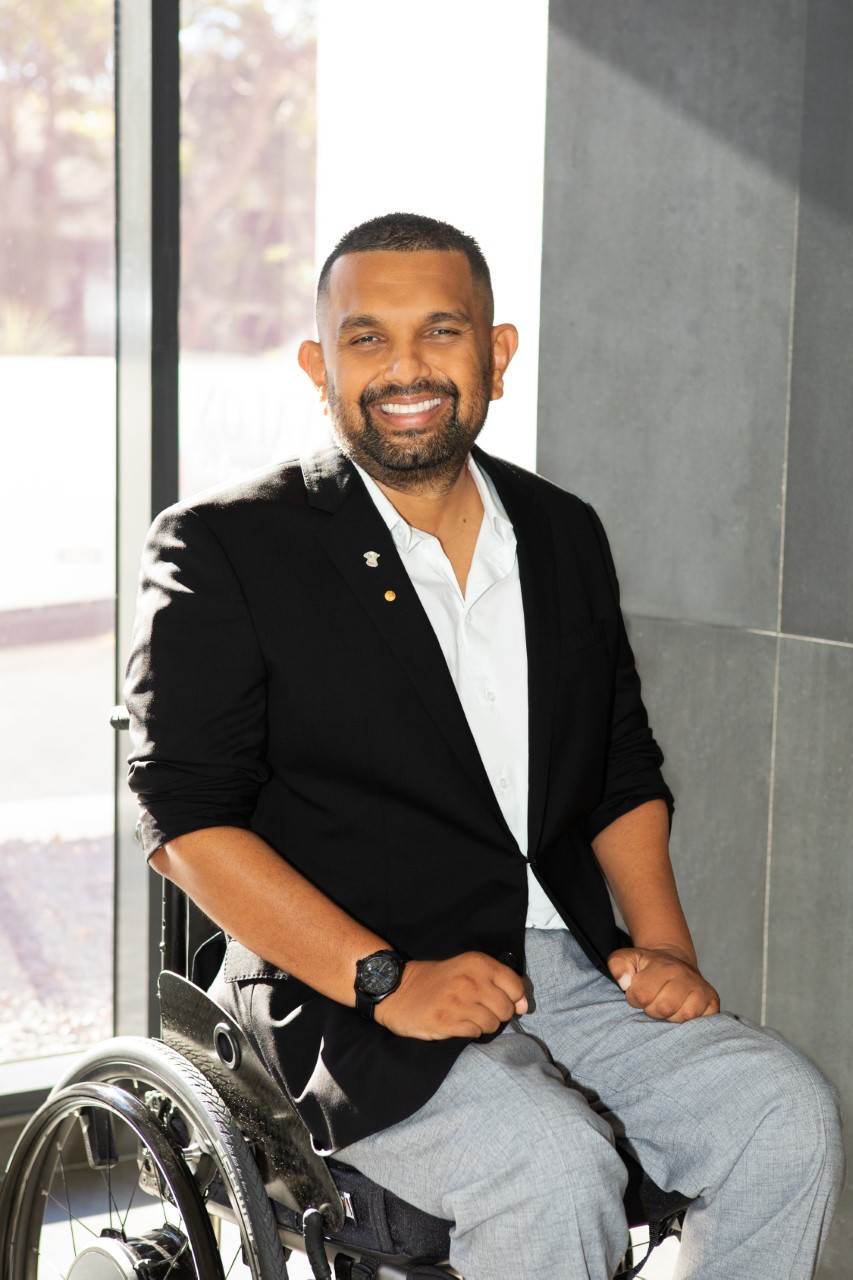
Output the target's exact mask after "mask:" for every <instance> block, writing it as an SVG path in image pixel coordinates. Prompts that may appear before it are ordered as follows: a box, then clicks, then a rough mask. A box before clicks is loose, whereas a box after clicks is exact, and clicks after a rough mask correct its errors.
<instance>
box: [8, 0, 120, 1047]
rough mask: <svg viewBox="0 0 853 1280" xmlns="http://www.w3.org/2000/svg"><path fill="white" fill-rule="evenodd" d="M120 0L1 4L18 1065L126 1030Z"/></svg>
mask: <svg viewBox="0 0 853 1280" xmlns="http://www.w3.org/2000/svg"><path fill="white" fill-rule="evenodd" d="M113 132H114V109H113V6H112V0H85V3H84V2H83V0H50V2H49V0H31V3H28V4H21V3H12V4H6V5H4V6H2V8H0V191H2V193H3V198H2V200H0V245H2V247H3V249H2V253H0V388H1V389H2V398H3V419H2V466H0V545H2V546H3V547H4V548H5V549H6V555H5V557H4V565H3V572H2V575H0V740H2V742H3V745H4V767H3V769H2V772H0V973H2V975H3V978H2V984H0V1061H9V1060H18V1059H22V1058H29V1057H37V1056H43V1055H45V1054H50V1053H58V1052H62V1051H64V1050H69V1049H72V1048H75V1047H77V1046H80V1045H83V1044H88V1043H90V1042H91V1041H94V1040H98V1039H100V1038H102V1037H103V1036H104V1035H108V1034H109V1033H110V1031H111V1028H112V977H111V975H112V876H113V873H112V848H113V843H112V841H113V836H112V828H113V794H112V788H113V781H112V768H113V763H112V758H113V742H112V730H111V729H110V727H109V723H108V721H109V711H110V707H111V704H112V701H113V667H114V645H113V597H114V564H113V542H114V525H115V481H114V467H115V445H114V437H115V363H114V355H115V352H114V339H113V333H114V319H115V317H114V266H113V263H114V235H113V220H114V185H115V184H114V163H113Z"/></svg>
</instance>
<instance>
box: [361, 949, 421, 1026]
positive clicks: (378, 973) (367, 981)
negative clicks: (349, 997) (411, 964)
mask: <svg viewBox="0 0 853 1280" xmlns="http://www.w3.org/2000/svg"><path fill="white" fill-rule="evenodd" d="M411 958H412V957H411V956H407V955H406V954H405V952H403V951H374V952H372V954H371V955H369V956H364V958H363V959H362V960H357V961H356V966H355V1007H356V1011H357V1012H358V1013H360V1014H361V1016H362V1018H367V1019H368V1020H370V1019H372V1018H373V1014H374V1010H375V1009H376V1006H377V1005H378V1004H379V1001H380V1000H384V999H385V997H386V996H390V995H391V993H392V992H393V991H396V990H397V988H398V987H399V985H400V983H401V981H402V979H403V970H404V968H405V967H406V961H407V960H411Z"/></svg>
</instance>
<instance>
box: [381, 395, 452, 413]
mask: <svg viewBox="0 0 853 1280" xmlns="http://www.w3.org/2000/svg"><path fill="white" fill-rule="evenodd" d="M440 404H441V396H438V398H437V399H435V400H419V401H418V403H417V404H381V405H380V406H379V408H380V409H381V410H382V412H383V413H399V414H406V413H424V412H425V411H426V410H427V409H435V408H436V407H437V406H438V405H440Z"/></svg>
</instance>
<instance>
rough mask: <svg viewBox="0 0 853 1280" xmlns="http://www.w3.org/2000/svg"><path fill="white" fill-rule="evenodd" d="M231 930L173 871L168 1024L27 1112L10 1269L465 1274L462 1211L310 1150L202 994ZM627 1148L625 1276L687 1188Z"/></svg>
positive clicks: (279, 1097) (2, 1270) (232, 1279)
mask: <svg viewBox="0 0 853 1280" xmlns="http://www.w3.org/2000/svg"><path fill="white" fill-rule="evenodd" d="M224 944H225V939H224V937H223V935H222V934H221V932H220V931H218V930H217V928H216V926H215V925H214V924H213V923H212V922H211V921H209V920H208V919H207V917H206V916H204V915H203V914H202V912H201V911H200V910H199V909H198V908H197V907H195V906H194V905H193V904H192V903H191V902H190V901H189V900H188V899H187V898H186V897H185V896H184V895H183V894H182V893H181V892H180V890H178V889H177V888H176V887H175V886H174V885H172V884H170V883H168V882H164V893H163V934H162V944H161V948H162V954H163V971H162V973H161V975H160V981H159V992H160V1008H161V1024H162V1026H161V1038H160V1039H150V1040H149V1039H144V1038H142V1037H133V1036H127V1037H121V1038H117V1039H114V1040H110V1041H107V1042H106V1043H103V1044H99V1045H96V1046H95V1047H93V1048H91V1049H89V1050H88V1051H86V1052H85V1053H83V1054H82V1056H81V1057H80V1058H79V1059H78V1060H77V1061H75V1063H74V1065H73V1067H72V1068H71V1069H70V1070H69V1071H68V1072H67V1073H66V1075H65V1076H64V1077H63V1079H62V1080H60V1081H59V1083H58V1084H57V1085H56V1087H55V1089H54V1090H53V1091H52V1093H51V1094H50V1096H49V1097H48V1099H47V1101H46V1102H45V1103H44V1104H43V1106H42V1107H41V1108H40V1109H39V1110H38V1111H37V1112H36V1114H35V1115H34V1116H33V1117H32V1119H31V1120H30V1121H29V1123H28V1124H27V1126H26V1128H25V1129H24V1131H23V1133H22V1135H21V1137H20V1139H19V1141H18V1143H17V1145H16V1147H15V1149H14V1151H13V1153H12V1156H11V1158H10V1161H9V1165H8V1168H7V1171H6V1175H5V1178H4V1180H3V1184H2V1188H0V1277H2V1278H3V1280H48V1278H49V1277H50V1278H53V1277H56V1276H61V1277H63V1278H64V1280H237V1277H238V1276H241V1277H245V1276H246V1275H248V1276H251V1280H287V1277H288V1265H287V1264H288V1261H289V1259H290V1258H291V1255H292V1253H293V1251H294V1250H297V1251H299V1252H301V1253H302V1254H305V1255H307V1261H308V1263H310V1270H311V1272H313V1275H314V1277H316V1280H331V1277H332V1276H334V1280H449V1278H450V1277H457V1278H458V1272H456V1271H454V1270H453V1269H452V1267H451V1266H450V1264H449V1261H448V1254H449V1238H450V1237H449V1232H450V1228H451V1225H452V1224H451V1223H449V1222H446V1221H443V1220H442V1219H439V1218H435V1217H432V1216H431V1215H429V1214H427V1213H424V1212H422V1211H421V1210H418V1209H416V1208H414V1207H413V1206H411V1205H409V1204H406V1203H405V1202H404V1201H402V1200H400V1199H399V1198H398V1197H396V1196H394V1195H392V1194H391V1193H390V1192H388V1191H386V1190H384V1189H383V1188H381V1187H379V1186H377V1185H376V1184H375V1183H372V1182H370V1181H369V1180H368V1179H367V1178H365V1177H364V1176H363V1175H362V1174H360V1173H358V1172H357V1171H356V1170H355V1169H353V1168H351V1167H349V1166H347V1165H345V1164H342V1163H341V1162H339V1161H335V1160H334V1159H322V1158H321V1157H319V1156H318V1155H316V1154H315V1152H314V1151H313V1148H312V1146H311V1142H310V1138H309V1136H308V1132H307V1130H306V1129H305V1126H304V1125H303V1122H302V1120H301V1119H300V1117H299V1115H298V1114H297V1112H296V1110H295V1109H294V1108H293V1106H292V1104H291V1103H290V1101H289V1100H288V1098H287V1097H285V1096H284V1095H283V1094H282V1093H281V1091H280V1090H279V1089H278V1087H277V1086H276V1085H275V1084H274V1083H273V1081H272V1079H271V1077H270V1076H269V1075H268V1073H267V1071H266V1069H265V1067H264V1065H263V1063H262V1062H261V1060H260V1058H259V1056H258V1054H257V1053H256V1051H255V1049H254V1048H253V1046H252V1044H251V1043H250V1041H249V1039H248V1038H247V1036H246V1034H245V1033H244V1031H243V1029H242V1028H241V1027H240V1026H239V1025H238V1024H237V1023H236V1022H235V1020H234V1019H233V1018H231V1017H230V1016H229V1015H227V1014H226V1013H225V1012H224V1011H223V1010H222V1009H221V1008H220V1007H219V1006H218V1005H217V1004H216V1003H215V1001H214V1000H213V999H211V997H210V996H209V995H208V994H207V990H206V988H207V986H208V985H209V984H210V982H211V981H212V979H213V977H214V976H215V974H216V971H217V970H218V967H219V961H220V959H221V957H222V954H223V950H224ZM622 1156H623V1159H624V1160H625V1163H626V1164H627V1166H628V1171H629V1185H628V1190H627V1193H626V1197H625V1205H626V1211H627V1215H628V1222H629V1225H630V1226H631V1227H632V1228H639V1227H641V1226H644V1227H645V1228H646V1232H645V1238H644V1239H643V1238H640V1239H638V1240H637V1243H636V1244H634V1245H632V1248H631V1249H629V1251H628V1253H627V1254H626V1256H625V1258H624V1259H623V1260H622V1263H621V1264H620V1267H619V1269H618V1271H617V1273H616V1274H617V1276H619V1277H623V1278H627V1277H630V1276H633V1275H636V1274H637V1273H638V1272H639V1271H640V1270H641V1268H642V1266H643V1264H644V1263H645V1260H646V1257H647V1256H648V1254H649V1253H650V1252H651V1250H652V1249H653V1248H655V1247H656V1245H658V1244H659V1243H660V1242H661V1241H662V1240H664V1239H666V1238H668V1237H670V1236H673V1235H676V1236H677V1235H678V1234H680V1226H681V1220H682V1218H683V1214H684V1211H685V1209H686V1208H687V1205H688V1204H689V1201H688V1200H687V1199H686V1198H685V1197H684V1196H682V1195H680V1194H679V1193H677V1192H674V1193H665V1192H663V1191H661V1190H660V1189H659V1188H657V1187H656V1186H655V1185H654V1184H653V1183H652V1182H651V1181H650V1180H649V1179H648V1178H647V1177H646V1175H645V1174H644V1173H643V1171H642V1170H641V1169H640V1167H639V1165H637V1164H636V1162H635V1161H634V1160H633V1159H632V1158H631V1157H630V1156H629V1155H628V1154H627V1153H624V1152H623V1153H622ZM81 1196H82V1199H81ZM643 1234H644V1233H642V1232H640V1233H637V1232H635V1231H632V1240H633V1239H634V1237H635V1236H636V1235H639V1236H640V1237H642V1236H643ZM521 1252H522V1253H523V1242H522V1250H521ZM637 1252H639V1254H640V1255H645V1256H643V1257H642V1258H641V1259H640V1258H636V1257H635V1256H634V1254H635V1253H637ZM301 1265H302V1266H303V1268H305V1263H302V1264H301ZM515 1265H517V1264H513V1260H512V1259H508V1260H507V1275H510V1274H512V1272H513V1271H514V1270H515ZM521 1265H523V1263H522V1264H521ZM303 1274H304V1270H303Z"/></svg>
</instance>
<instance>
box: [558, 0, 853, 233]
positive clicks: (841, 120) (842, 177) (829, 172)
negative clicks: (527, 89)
mask: <svg viewBox="0 0 853 1280" xmlns="http://www.w3.org/2000/svg"><path fill="white" fill-rule="evenodd" d="M762 11H763V12H762ZM551 24H552V29H556V30H557V31H559V32H562V34H563V35H565V36H566V37H568V38H569V39H571V40H573V41H575V42H576V43H577V44H579V45H582V46H583V47H584V48H585V49H586V50H587V51H588V52H590V53H592V54H594V55H595V56H596V57H597V58H600V59H601V60H602V61H604V62H607V63H609V64H610V65H611V66H614V67H619V68H620V69H621V70H622V71H624V72H625V73H626V75H629V76H631V77H632V78H633V79H634V80H636V81H637V82H638V83H639V84H640V85H642V86H643V87H644V88H645V89H646V90H648V92H649V93H650V94H653V95H655V96H657V97H660V98H663V99H664V100H665V101H666V102H667V103H668V104H669V105H670V106H671V107H674V108H675V110H676V111H677V112H679V113H683V114H686V115H690V116H692V118H693V119H694V120H695V121H696V122H698V123H699V124H701V125H702V127H703V128H705V129H707V130H708V131H709V132H710V133H712V134H715V135H716V136H717V137H718V138H720V139H721V140H722V141H724V142H725V143H726V144H727V145H729V146H731V147H734V148H735V149H737V150H739V151H743V152H745V153H747V154H748V155H749V156H751V157H752V158H753V159H755V160H758V161H760V162H761V163H762V164H763V165H766V166H767V168H768V169H770V170H772V172H773V173H774V174H776V175H777V176H778V177H781V178H783V179H784V180H785V181H786V182H788V183H789V184H790V185H791V186H792V187H795V186H796V185H797V184H798V183H801V195H802V196H803V197H806V198H810V199H813V200H815V201H819V202H820V203H821V204H822V205H824V206H825V207H826V208H828V209H830V210H832V211H833V212H835V213H836V214H838V215H839V216H840V217H841V218H842V219H843V220H844V221H845V222H849V220H850V209H851V199H850V190H851V186H853V154H851V153H850V152H849V149H848V150H847V151H846V165H845V163H844V160H845V148H844V147H843V146H842V139H843V136H844V130H845V124H846V120H847V119H848V118H849V114H850V103H851V96H853V84H851V79H850V75H849V61H850V53H849V51H850V49H851V48H853V7H851V6H850V5H849V4H841V3H828V4H827V3H815V2H814V0H813V2H812V3H809V0H784V2H782V3H780V0H751V3H750V4H748V5H744V4H743V3H742V2H741V0H717V2H716V3H714V4H689V5H686V4H684V3H683V0H654V3H653V4H651V5H649V4H642V5H633V4H626V3H624V0H598V3H597V4H596V5H594V6H587V5H581V6H577V5H571V4H559V3H558V4H552V6H551ZM804 42H805V57H804V58H803V57H802V50H803V47H804ZM792 46H793V49H792ZM678 48H687V49H690V50H691V51H692V56H691V57H690V58H689V59H685V60H684V61H682V60H680V59H678V58H674V57H673V49H678ZM768 48H771V49H772V50H773V51H774V56H773V57H768V56H767V55H768ZM697 49H702V50H704V51H705V56H704V58H697V57H696V56H695V51H696V50H697ZM792 52H793V53H794V57H793V61H800V63H801V65H802V66H803V67H804V75H803V85H802V100H801V101H800V100H797V98H796V96H795V95H793V94H790V93H783V92H782V90H783V89H787V88H789V86H785V85H782V84H781V83H780V79H779V78H778V77H776V76H775V75H774V71H775V70H776V68H777V66H778V62H779V61H782V60H784V61H788V60H789V58H790V55H791V53H792ZM798 55H799V56H798ZM726 60H729V61H730V64H731V71H732V76H731V79H730V80H721V78H720V67H721V65H723V66H724V65H725V62H726ZM818 84H819V85H820V89H821V94H822V97H823V101H822V104H821V117H822V124H824V125H828V126H829V127H828V128H826V127H825V128H823V129H822V144H821V149H822V153H823V159H822V157H821V155H816V154H815V150H814V147H810V148H809V149H808V152H807V153H804V155H803V159H804V160H805V163H804V164H803V165H802V172H801V161H800V157H799V155H797V154H796V153H795V152H794V151H792V149H791V146H790V138H791V134H792V132H794V133H796V132H798V131H799V130H800V128H801V127H802V129H803V133H805V132H806V131H807V130H808V126H809V124H810V120H809V110H810V104H811V103H812V102H813V101H814V99H815V97H816V96H817V95H816V94H815V93H814V92H812V90H813V89H815V88H817V86H818ZM744 85H748V86H749V89H748V97H743V98H742V97H741V96H740V95H739V94H738V86H744ZM827 86H830V87H831V90H832V92H833V95H834V98H835V101H834V102H829V103H827V102H826V90H827ZM801 103H804V104H805V112H804V114H803V118H802V120H801ZM833 122H834V123H835V128H833V127H832V124H833ZM826 155H831V156H832V157H833V160H834V163H832V164H827V163H826V162H825V157H826Z"/></svg>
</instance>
